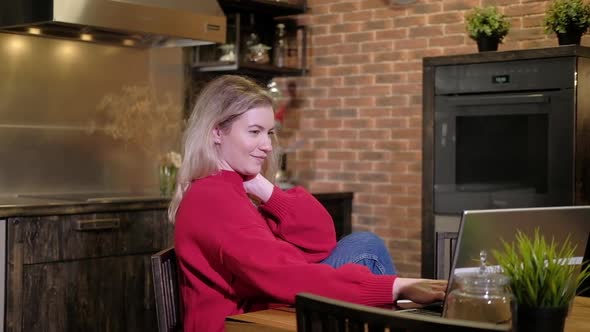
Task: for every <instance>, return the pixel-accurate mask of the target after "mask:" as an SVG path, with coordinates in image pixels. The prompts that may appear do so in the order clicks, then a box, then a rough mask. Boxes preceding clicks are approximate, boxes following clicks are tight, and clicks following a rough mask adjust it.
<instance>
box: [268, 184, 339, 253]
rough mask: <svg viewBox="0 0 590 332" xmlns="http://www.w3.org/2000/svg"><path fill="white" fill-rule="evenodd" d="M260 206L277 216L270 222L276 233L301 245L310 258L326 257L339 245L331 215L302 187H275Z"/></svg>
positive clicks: (297, 245) (269, 224)
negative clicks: (283, 188) (285, 188)
mask: <svg viewBox="0 0 590 332" xmlns="http://www.w3.org/2000/svg"><path fill="white" fill-rule="evenodd" d="M261 209H262V211H264V212H266V213H268V214H270V215H272V216H273V217H274V218H269V219H268V220H267V223H268V226H269V228H270V229H271V231H272V232H273V233H274V234H275V236H277V237H279V238H281V239H283V240H285V241H287V242H289V243H291V244H293V245H295V246H296V247H298V248H299V249H300V250H301V251H302V252H303V255H304V257H305V259H306V260H307V261H308V262H319V261H321V260H323V259H324V258H326V257H328V255H329V254H330V252H331V251H332V250H333V249H334V247H335V246H336V231H335V229H334V222H333V220H332V217H331V216H330V214H329V213H328V211H326V209H325V208H324V207H323V206H322V204H321V203H320V202H318V200H317V199H315V197H313V196H312V195H311V194H309V193H308V192H307V191H305V190H304V189H303V188H301V187H295V188H292V189H290V190H288V191H283V190H281V189H280V188H278V187H275V188H274V190H273V193H272V195H271V197H270V199H269V200H268V202H266V204H264V205H262V206H261Z"/></svg>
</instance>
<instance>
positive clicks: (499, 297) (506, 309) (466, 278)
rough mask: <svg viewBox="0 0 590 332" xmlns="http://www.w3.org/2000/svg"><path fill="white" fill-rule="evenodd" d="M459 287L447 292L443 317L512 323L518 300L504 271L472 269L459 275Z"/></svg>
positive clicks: (457, 276) (456, 279) (455, 279)
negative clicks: (501, 272) (474, 270)
mask: <svg viewBox="0 0 590 332" xmlns="http://www.w3.org/2000/svg"><path fill="white" fill-rule="evenodd" d="M454 281H455V282H456V283H457V286H458V287H457V288H455V289H454V290H452V291H451V292H450V293H449V294H448V295H447V299H446V301H447V303H446V305H445V311H444V313H443V316H444V317H445V318H454V319H465V320H472V321H480V322H489V323H494V324H508V325H511V324H512V313H513V312H514V309H515V305H516V301H515V299H514V295H513V294H512V291H511V290H510V287H509V282H510V279H509V278H508V277H507V276H506V275H503V274H499V273H490V272H481V271H479V272H469V273H461V274H456V275H455V276H454Z"/></svg>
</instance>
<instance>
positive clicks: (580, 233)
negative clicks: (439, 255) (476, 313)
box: [399, 206, 590, 316]
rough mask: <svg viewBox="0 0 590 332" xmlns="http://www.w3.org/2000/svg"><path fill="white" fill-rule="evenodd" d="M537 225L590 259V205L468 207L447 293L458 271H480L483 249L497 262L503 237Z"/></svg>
mask: <svg viewBox="0 0 590 332" xmlns="http://www.w3.org/2000/svg"><path fill="white" fill-rule="evenodd" d="M536 228H538V229H539V232H540V234H541V235H543V236H544V237H545V239H546V240H547V241H551V239H552V238H553V239H555V241H557V242H558V243H560V242H561V241H563V240H565V239H566V238H567V237H568V236H569V239H570V242H571V244H572V245H575V246H576V250H575V252H574V255H575V257H572V259H573V261H574V262H577V264H581V263H582V262H586V261H587V260H589V259H590V245H589V243H590V206H567V207H536V208H519V209H496V210H466V211H464V212H463V214H462V216H461V222H460V226H459V233H458V237H457V242H456V247H455V255H454V259H453V265H452V267H451V273H450V275H449V283H448V287H447V294H449V293H450V292H451V291H452V290H453V289H454V287H456V285H455V284H454V283H453V277H454V276H455V274H459V273H465V272H473V271H477V269H478V268H479V266H480V252H481V250H485V251H486V252H487V253H488V254H487V264H488V265H496V262H495V260H494V257H493V254H492V250H494V249H495V250H502V248H503V246H502V241H501V240H502V239H503V240H504V241H506V242H508V243H511V242H513V241H515V240H516V236H515V235H516V231H517V230H520V231H521V232H523V233H525V234H528V235H533V234H534V231H535V229H536ZM570 261H572V260H570ZM585 286H587V285H582V287H581V288H582V289H584V288H585ZM444 305H446V298H445V301H443V303H442V304H440V303H439V304H438V305H432V306H426V307H425V308H421V309H409V310H399V311H402V312H408V313H418V314H429V315H439V316H440V315H442V313H443V312H444Z"/></svg>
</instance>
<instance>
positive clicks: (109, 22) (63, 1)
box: [0, 0, 226, 47]
mask: <svg viewBox="0 0 590 332" xmlns="http://www.w3.org/2000/svg"><path fill="white" fill-rule="evenodd" d="M0 32H9V33H19V34H29V35H37V36H42V37H52V38H62V39H63V38H65V39H73V40H80V41H86V42H95V43H105V44H115V45H123V46H131V47H182V46H195V45H203V44H211V43H224V42H225V35H226V21H225V15H224V14H223V11H222V10H221V8H220V7H219V4H218V3H217V0H2V1H0Z"/></svg>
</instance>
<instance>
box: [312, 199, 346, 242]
mask: <svg viewBox="0 0 590 332" xmlns="http://www.w3.org/2000/svg"><path fill="white" fill-rule="evenodd" d="M314 197H315V198H316V199H317V200H318V201H319V202H320V203H322V205H323V206H324V207H325V208H326V210H328V213H330V215H331V216H332V219H333V220H334V227H335V228H336V238H337V239H341V238H342V237H343V236H345V235H348V234H350V233H351V232H352V199H353V198H354V194H353V193H351V192H343V193H322V194H314Z"/></svg>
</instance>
